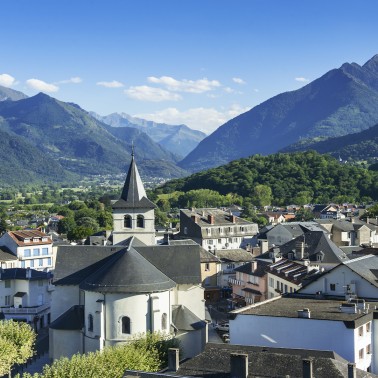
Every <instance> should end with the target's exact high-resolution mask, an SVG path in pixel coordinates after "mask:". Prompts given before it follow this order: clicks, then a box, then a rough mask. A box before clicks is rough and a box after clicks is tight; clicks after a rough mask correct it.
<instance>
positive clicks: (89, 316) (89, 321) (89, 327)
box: [88, 314, 93, 332]
mask: <svg viewBox="0 0 378 378" xmlns="http://www.w3.org/2000/svg"><path fill="white" fill-rule="evenodd" d="M88 331H89V332H93V315H92V314H89V315H88Z"/></svg>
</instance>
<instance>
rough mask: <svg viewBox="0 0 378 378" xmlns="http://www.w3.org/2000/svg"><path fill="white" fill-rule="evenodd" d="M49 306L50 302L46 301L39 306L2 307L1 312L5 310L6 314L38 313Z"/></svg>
mask: <svg viewBox="0 0 378 378" xmlns="http://www.w3.org/2000/svg"><path fill="white" fill-rule="evenodd" d="M49 307H50V304H49V303H45V304H43V305H41V306H38V307H0V312H3V313H4V314H38V313H40V312H42V311H44V310H46V309H48V308H49Z"/></svg>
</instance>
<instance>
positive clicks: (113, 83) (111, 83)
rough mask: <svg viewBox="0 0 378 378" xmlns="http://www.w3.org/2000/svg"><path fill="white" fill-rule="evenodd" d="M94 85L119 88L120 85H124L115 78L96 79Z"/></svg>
mask: <svg viewBox="0 0 378 378" xmlns="http://www.w3.org/2000/svg"><path fill="white" fill-rule="evenodd" d="M96 85H100V86H102V87H106V88H121V87H124V85H123V84H122V83H121V82H119V81H116V80H113V81H98V82H97V83H96Z"/></svg>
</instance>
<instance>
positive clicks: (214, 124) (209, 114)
mask: <svg viewBox="0 0 378 378" xmlns="http://www.w3.org/2000/svg"><path fill="white" fill-rule="evenodd" d="M247 110H249V108H242V107H241V106H239V105H232V106H231V107H230V108H229V109H225V110H223V111H219V110H217V109H214V108H202V107H200V108H192V109H188V110H185V111H180V110H178V109H177V108H167V109H163V110H160V111H157V112H155V113H150V114H136V115H135V117H139V118H143V119H149V120H152V121H155V122H160V123H168V124H174V125H178V124H186V125H188V126H189V127H191V128H192V129H196V130H201V131H203V132H204V133H206V134H210V133H212V132H213V131H214V130H215V129H217V128H218V127H219V126H221V125H223V124H224V123H226V122H227V121H228V120H230V119H232V118H234V117H236V116H238V115H239V114H241V113H244V112H246V111H247Z"/></svg>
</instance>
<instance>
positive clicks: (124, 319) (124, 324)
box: [122, 316, 131, 334]
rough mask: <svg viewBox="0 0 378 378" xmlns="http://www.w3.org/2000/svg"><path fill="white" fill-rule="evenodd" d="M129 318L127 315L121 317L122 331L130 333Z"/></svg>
mask: <svg viewBox="0 0 378 378" xmlns="http://www.w3.org/2000/svg"><path fill="white" fill-rule="evenodd" d="M130 328H131V327H130V318H129V317H128V316H123V317H122V333H126V334H130V333H131V332H130V331H131V329H130Z"/></svg>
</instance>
